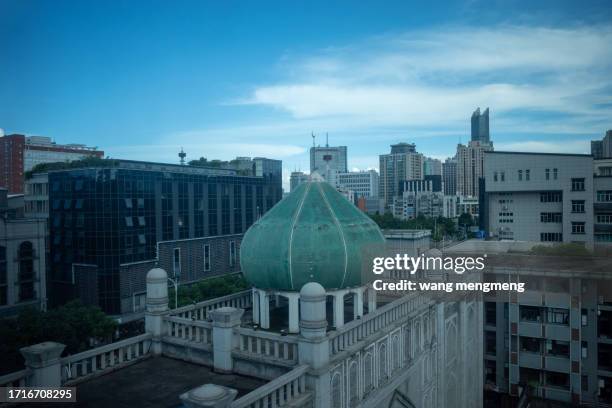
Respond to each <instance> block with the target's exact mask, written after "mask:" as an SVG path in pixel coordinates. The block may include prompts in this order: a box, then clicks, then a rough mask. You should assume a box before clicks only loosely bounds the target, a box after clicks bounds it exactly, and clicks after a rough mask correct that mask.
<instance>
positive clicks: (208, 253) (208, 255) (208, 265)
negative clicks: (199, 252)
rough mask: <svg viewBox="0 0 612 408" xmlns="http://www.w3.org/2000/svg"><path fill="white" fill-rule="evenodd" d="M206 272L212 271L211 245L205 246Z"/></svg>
mask: <svg viewBox="0 0 612 408" xmlns="http://www.w3.org/2000/svg"><path fill="white" fill-rule="evenodd" d="M204 270H205V271H210V245H209V244H205V245H204Z"/></svg>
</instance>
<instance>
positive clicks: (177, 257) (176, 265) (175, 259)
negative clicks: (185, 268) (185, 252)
mask: <svg viewBox="0 0 612 408" xmlns="http://www.w3.org/2000/svg"><path fill="white" fill-rule="evenodd" d="M172 270H173V271H174V276H175V277H179V276H181V248H174V251H173V256H172Z"/></svg>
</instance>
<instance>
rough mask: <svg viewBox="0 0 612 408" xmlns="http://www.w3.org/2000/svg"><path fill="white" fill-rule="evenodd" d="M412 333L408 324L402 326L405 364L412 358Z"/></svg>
mask: <svg viewBox="0 0 612 408" xmlns="http://www.w3.org/2000/svg"><path fill="white" fill-rule="evenodd" d="M411 336H412V333H411V332H410V325H409V324H408V325H407V326H406V327H405V328H404V361H405V362H406V364H407V363H408V362H409V361H410V360H411V359H412V349H411V347H412V338H411Z"/></svg>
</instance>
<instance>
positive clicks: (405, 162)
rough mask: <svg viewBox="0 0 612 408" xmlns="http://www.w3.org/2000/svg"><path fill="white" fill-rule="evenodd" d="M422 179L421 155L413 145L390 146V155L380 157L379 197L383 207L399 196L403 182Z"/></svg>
mask: <svg viewBox="0 0 612 408" xmlns="http://www.w3.org/2000/svg"><path fill="white" fill-rule="evenodd" d="M422 178H423V155H422V154H421V153H417V151H416V146H415V144H414V143H410V144H409V143H398V144H395V145H391V153H389V154H381V155H380V187H379V189H378V194H379V197H380V198H382V199H383V200H384V202H385V207H388V206H389V205H391V203H392V201H393V197H395V196H397V195H399V185H400V183H401V182H402V181H405V180H420V179H422Z"/></svg>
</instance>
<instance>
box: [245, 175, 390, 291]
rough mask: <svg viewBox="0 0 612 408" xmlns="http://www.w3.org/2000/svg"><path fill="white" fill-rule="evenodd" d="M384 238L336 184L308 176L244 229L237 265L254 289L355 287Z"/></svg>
mask: <svg viewBox="0 0 612 408" xmlns="http://www.w3.org/2000/svg"><path fill="white" fill-rule="evenodd" d="M384 242H385V239H384V237H383V235H382V232H381V231H380V229H379V228H378V226H377V225H376V223H375V222H374V221H372V219H370V217H368V216H367V215H366V214H364V213H363V212H362V211H361V210H359V209H358V208H357V207H356V206H355V205H354V204H352V203H351V202H349V201H348V200H347V199H346V198H345V197H344V196H342V194H340V193H339V192H338V191H336V189H335V188H333V187H332V186H331V185H330V184H328V183H326V182H323V181H309V182H306V183H303V184H301V185H300V186H298V188H297V189H296V190H295V191H293V192H291V194H289V195H288V196H287V197H286V198H284V199H283V200H281V201H280V202H278V203H277V204H276V205H275V206H274V207H273V208H272V209H270V210H269V211H268V212H267V213H266V214H265V215H264V216H263V217H262V218H261V219H259V220H258V221H257V222H255V223H254V224H253V225H252V226H251V227H250V228H249V229H248V231H247V232H246V233H245V235H244V238H243V240H242V243H241V246H240V265H241V268H242V273H243V274H244V276H245V278H246V279H247V281H249V282H250V283H251V284H252V285H253V286H255V287H257V288H259V289H273V290H278V291H282V290H286V291H299V290H300V288H301V287H302V286H303V285H304V284H306V283H308V282H318V283H320V284H321V285H322V286H323V287H324V288H325V289H342V288H347V287H355V286H361V285H364V284H366V283H368V282H369V281H370V278H371V277H372V276H373V275H372V272H371V256H372V254H375V253H379V254H380V253H382V252H381V251H382V249H383V247H384Z"/></svg>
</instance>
